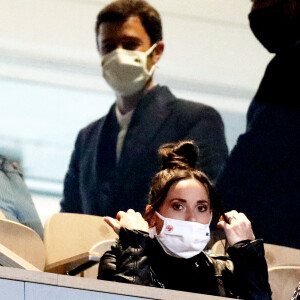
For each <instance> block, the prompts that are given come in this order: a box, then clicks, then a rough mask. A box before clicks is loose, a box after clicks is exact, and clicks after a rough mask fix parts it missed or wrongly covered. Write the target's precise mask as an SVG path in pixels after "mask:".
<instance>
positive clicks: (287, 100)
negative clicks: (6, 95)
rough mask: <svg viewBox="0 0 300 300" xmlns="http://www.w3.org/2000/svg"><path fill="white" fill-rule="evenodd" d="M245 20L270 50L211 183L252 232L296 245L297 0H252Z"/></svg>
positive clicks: (299, 125) (299, 132)
mask: <svg viewBox="0 0 300 300" xmlns="http://www.w3.org/2000/svg"><path fill="white" fill-rule="evenodd" d="M249 20H250V27H251V29H252V31H253V33H254V35H255V36H256V37H257V39H258V40H259V41H260V42H261V43H262V45H264V46H265V48H267V49H268V50H269V51H270V52H272V53H276V55H275V57H274V58H273V59H272V61H271V62H270V63H269V65H268V67H267V69H266V72H265V75H264V77H263V79H262V82H261V84H260V86H259V89H258V91H257V93H256V95H255V97H254V99H253V101H252V103H251V105H250V107H249V110H248V114H247V130H246V132H245V133H244V134H243V135H241V136H240V137H239V139H238V142H237V144H236V146H235V147H234V149H233V151H232V152H231V155H230V158H229V160H228V162H227V164H226V166H225V168H224V170H223V172H222V173H221V175H220V177H219V178H218V180H217V186H216V188H217V191H218V193H219V195H220V196H221V197H222V198H223V200H224V202H225V204H226V206H227V208H228V209H231V208H233V209H236V210H238V211H243V212H244V213H245V214H246V215H247V216H248V217H249V219H250V220H251V221H252V225H253V229H254V232H255V233H256V236H257V237H262V238H263V239H264V240H265V242H267V243H273V244H279V245H284V246H290V247H295V248H300V235H299V228H300V218H299V211H300V205H299V203H300V155H299V154H300V105H299V104H300V88H299V82H300V81H299V79H300V2H299V1H298V0H265V1H261V0H254V1H253V7H252V11H251V13H250V14H249Z"/></svg>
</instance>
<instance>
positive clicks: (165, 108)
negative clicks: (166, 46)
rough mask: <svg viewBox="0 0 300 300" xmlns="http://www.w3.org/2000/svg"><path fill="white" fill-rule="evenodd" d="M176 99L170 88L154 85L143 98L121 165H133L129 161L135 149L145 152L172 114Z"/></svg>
mask: <svg viewBox="0 0 300 300" xmlns="http://www.w3.org/2000/svg"><path fill="white" fill-rule="evenodd" d="M175 99H176V98H175V97H174V96H173V95H172V94H171V92H170V91H169V89H168V88H166V87H160V86H156V87H154V88H153V89H152V90H150V91H149V92H148V93H147V94H146V95H145V96H144V97H143V98H142V99H141V101H140V103H139V105H138V107H137V108H136V111H135V112H134V114H133V116H132V120H131V123H130V125H129V128H128V132H127V135H126V137H125V141H124V145H123V150H122V154H121V158H120V161H119V166H120V167H122V168H124V167H126V168H130V167H131V164H130V162H129V161H131V158H132V155H133V149H134V152H135V153H137V154H139V153H145V151H144V149H145V148H146V147H148V146H149V145H150V144H151V143H152V141H153V140H154V139H155V138H156V136H157V135H158V134H159V133H160V132H161V129H162V128H163V126H164V124H165V123H166V122H167V121H168V118H169V117H170V116H171V114H172V103H173V102H174V100H175ZM123 163H124V164H123Z"/></svg>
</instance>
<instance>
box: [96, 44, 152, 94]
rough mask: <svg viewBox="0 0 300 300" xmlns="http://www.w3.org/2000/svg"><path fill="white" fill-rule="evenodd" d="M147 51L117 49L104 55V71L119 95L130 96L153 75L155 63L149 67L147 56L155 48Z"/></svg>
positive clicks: (140, 88) (105, 76)
mask: <svg viewBox="0 0 300 300" xmlns="http://www.w3.org/2000/svg"><path fill="white" fill-rule="evenodd" d="M156 46H157V44H154V45H153V46H152V47H151V48H149V49H148V50H147V51H146V52H141V51H132V50H125V49H116V50H114V51H112V52H110V53H108V54H105V55H104V56H103V57H102V61H101V63H102V72H103V77H104V78H105V80H106V81H107V83H108V84H109V85H110V86H111V87H112V89H113V90H114V91H115V93H116V94H117V95H120V96H130V95H134V94H136V93H138V92H140V91H141V90H142V89H143V88H144V87H145V86H146V84H147V82H148V80H149V79H150V77H151V76H152V75H153V72H154V70H155V65H153V66H152V68H151V70H150V71H148V69H147V58H148V56H149V55H150V54H151V53H152V51H153V50H154V49H155V47H156Z"/></svg>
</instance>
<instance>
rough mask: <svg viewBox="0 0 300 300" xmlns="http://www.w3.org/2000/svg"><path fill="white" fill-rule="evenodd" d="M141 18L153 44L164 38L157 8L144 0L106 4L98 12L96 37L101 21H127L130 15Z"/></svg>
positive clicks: (125, 0) (118, 1) (122, 0)
mask: <svg viewBox="0 0 300 300" xmlns="http://www.w3.org/2000/svg"><path fill="white" fill-rule="evenodd" d="M132 16H137V17H139V18H140V20H141V22H142V25H143V26H144V28H145V30H146V32H147V34H148V35H149V37H150V40H151V44H152V45H153V44H155V43H156V42H158V41H161V40H162V24H161V18H160V15H159V13H158V12H157V10H156V9H155V8H154V7H152V6H151V5H150V4H149V3H147V2H146V1H144V0H117V1H114V2H112V3H110V4H109V5H107V6H105V7H104V8H103V9H102V10H101V11H100V12H99V14H98V16H97V21H96V28H95V30H96V39H97V45H98V35H99V28H100V25H101V23H104V22H118V21H124V22H125V21H126V20H127V19H128V18H129V17H132Z"/></svg>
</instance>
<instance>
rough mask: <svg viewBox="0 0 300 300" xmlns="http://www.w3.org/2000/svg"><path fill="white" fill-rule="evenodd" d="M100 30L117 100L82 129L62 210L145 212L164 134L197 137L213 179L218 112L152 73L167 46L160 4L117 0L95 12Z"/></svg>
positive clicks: (169, 138) (218, 148) (218, 154)
mask: <svg viewBox="0 0 300 300" xmlns="http://www.w3.org/2000/svg"><path fill="white" fill-rule="evenodd" d="M96 36H97V45H98V50H99V53H100V55H101V57H102V69H103V76H104V78H105V79H106V81H107V82H108V84H109V85H110V86H111V87H112V89H113V90H114V92H115V94H116V103H115V104H114V105H113V106H112V107H111V109H110V111H109V113H108V114H107V115H106V116H105V117H103V118H101V119H100V120H98V121H96V122H94V123H92V124H90V125H89V126H87V127H86V128H84V129H82V130H81V131H80V133H79V135H78V137H77V141H76V144H75V149H74V152H73V154H72V158H71V163H70V166H69V170H68V173H67V175H66V178H65V184H64V198H63V200H62V201H61V211H64V212H75V213H85V214H94V215H101V216H105V215H108V216H112V217H115V216H116V213H117V212H118V211H119V210H125V211H126V210H128V209H129V208H132V209H134V210H136V211H140V212H143V210H144V207H145V205H146V203H147V194H148V190H149V187H150V182H151V179H152V176H153V175H154V174H155V173H156V172H157V171H158V169H159V161H158V154H157V153H158V148H159V146H160V145H161V144H163V143H165V142H177V141H179V140H183V139H193V140H195V141H196V143H197V144H198V146H199V147H200V151H201V153H200V166H201V168H202V169H203V170H204V171H205V172H206V173H207V174H208V175H209V176H210V178H211V179H212V180H214V179H215V178H216V176H217V174H218V171H219V168H220V167H221V165H222V164H223V162H224V160H225V159H226V157H227V154H228V150H227V145H226V142H225V137H224V127H223V122H222V120H221V118H220V116H219V114H218V113H217V112H216V111H215V110H214V109H212V108H211V107H208V106H206V105H203V104H197V103H193V102H187V101H183V100H179V99H176V98H175V96H173V95H172V94H171V92H170V91H169V89H168V88H167V87H162V86H159V85H155V84H154V83H153V80H152V78H153V72H154V70H155V68H156V64H157V62H158V61H159V59H160V57H161V55H162V53H163V50H164V43H163V41H162V25H161V19H160V16H159V14H158V12H157V11H156V10H155V9H154V8H153V7H151V6H150V5H149V4H148V3H147V2H145V1H143V0H135V1H134V0H118V1H115V2H112V3H111V4H109V5H108V6H106V7H105V8H104V9H102V10H101V11H100V13H99V15H98V18H97V23H96Z"/></svg>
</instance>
